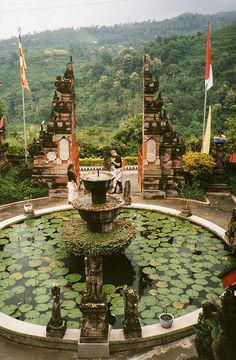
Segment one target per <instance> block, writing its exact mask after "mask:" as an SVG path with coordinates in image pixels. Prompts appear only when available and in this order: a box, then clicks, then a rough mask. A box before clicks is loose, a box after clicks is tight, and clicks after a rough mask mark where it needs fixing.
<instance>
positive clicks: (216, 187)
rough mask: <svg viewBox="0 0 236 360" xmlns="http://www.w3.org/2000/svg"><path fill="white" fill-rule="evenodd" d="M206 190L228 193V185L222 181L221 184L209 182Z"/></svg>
mask: <svg viewBox="0 0 236 360" xmlns="http://www.w3.org/2000/svg"><path fill="white" fill-rule="evenodd" d="M207 192H222V193H224V192H225V193H230V186H229V185H227V184H225V183H222V184H219V183H218V184H209V186H208V188H207Z"/></svg>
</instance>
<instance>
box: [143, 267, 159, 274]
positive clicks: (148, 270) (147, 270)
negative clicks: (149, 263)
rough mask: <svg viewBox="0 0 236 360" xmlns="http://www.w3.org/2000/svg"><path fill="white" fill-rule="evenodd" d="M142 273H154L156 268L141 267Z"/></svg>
mask: <svg viewBox="0 0 236 360" xmlns="http://www.w3.org/2000/svg"><path fill="white" fill-rule="evenodd" d="M142 271H143V273H144V274H154V273H155V272H156V270H155V269H154V268H152V267H145V268H143V269H142Z"/></svg>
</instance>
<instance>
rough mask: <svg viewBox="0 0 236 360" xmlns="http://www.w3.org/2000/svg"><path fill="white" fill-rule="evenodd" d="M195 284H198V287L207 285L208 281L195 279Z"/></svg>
mask: <svg viewBox="0 0 236 360" xmlns="http://www.w3.org/2000/svg"><path fill="white" fill-rule="evenodd" d="M195 283H196V284H198V285H207V284H208V281H207V280H205V279H196V280H195Z"/></svg>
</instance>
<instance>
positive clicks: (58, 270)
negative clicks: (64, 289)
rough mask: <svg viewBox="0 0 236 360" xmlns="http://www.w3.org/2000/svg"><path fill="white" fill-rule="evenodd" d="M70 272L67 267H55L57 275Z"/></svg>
mask: <svg viewBox="0 0 236 360" xmlns="http://www.w3.org/2000/svg"><path fill="white" fill-rule="evenodd" d="M68 272H69V269H68V268H66V267H62V268H55V269H53V273H54V274H55V275H66V274H67V273H68Z"/></svg>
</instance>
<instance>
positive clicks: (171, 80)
mask: <svg viewBox="0 0 236 360" xmlns="http://www.w3.org/2000/svg"><path fill="white" fill-rule="evenodd" d="M231 15H232V16H231V17H230V16H229V14H228V15H227V16H226V15H224V16H223V15H221V19H222V18H224V19H227V21H228V22H229V19H231V20H232V21H233V18H234V16H235V14H234V13H233V12H232V13H231ZM218 16H219V15H218ZM195 18H199V19H201V21H202V24H203V23H204V26H203V25H202V28H204V29H206V26H207V17H204V16H203V15H192V14H186V15H182V16H180V17H178V18H176V19H178V21H177V20H176V19H172V20H166V21H164V22H160V23H157V22H154V25H155V26H160V24H161V23H162V25H163V24H166V23H168V24H169V25H170V24H171V21H173V22H172V30H170V26H169V30H168V31H173V32H174V31H177V30H176V28H177V24H179V25H178V28H179V31H178V32H181V31H183V29H186V31H188V32H190V25H189V24H190V23H189V22H187V20H186V19H188V21H191V19H192V27H191V29H192V30H191V32H193V34H191V35H188V36H183V35H173V36H171V37H168V38H167V37H161V36H158V37H155V36H154V33H157V30H152V31H151V30H150V34H149V36H150V37H149V39H148V40H150V39H153V40H152V42H146V43H145V44H141V42H142V41H143V42H144V41H145V37H143V38H142V37H141V35H140V34H141V33H142V34H143V33H145V34H146V35H145V36H147V32H148V29H152V26H154V25H153V23H152V22H150V23H141V24H133V25H132V24H129V25H127V26H115V27H110V28H105V27H101V28H87V29H81V30H78V31H80V32H83V34H84V35H83V36H81V37H80V38H79V39H78V40H77V42H76V41H73V39H75V37H73V36H72V34H74V36H76V35H75V34H77V37H78V32H76V31H75V30H73V29H62V30H58V31H47V32H44V33H40V34H36V35H32V36H27V37H23V39H22V41H23V48H24V50H25V55H26V60H27V64H28V69H27V79H28V82H29V84H30V87H31V93H30V94H26V96H25V101H26V120H27V123H28V124H39V123H40V122H42V121H43V120H44V121H45V122H47V119H48V116H49V113H50V110H51V100H52V96H53V91H54V80H55V77H56V75H60V74H62V73H63V71H64V69H65V64H66V62H68V60H69V56H70V55H71V54H73V60H74V72H75V76H76V79H77V82H76V94H77V122H78V128H79V129H80V128H85V127H91V126H102V127H106V128H107V131H108V132H109V129H117V128H118V127H120V130H119V131H120V132H122V129H123V128H124V129H127V126H128V125H127V124H129V125H130V124H131V125H130V126H131V127H132V126H133V128H134V129H136V128H137V126H139V124H140V120H141V117H142V57H143V54H144V53H147V54H149V56H150V58H151V64H152V67H153V71H154V74H156V75H158V76H159V80H160V89H161V91H162V95H163V97H164V101H165V106H166V110H167V112H168V114H169V118H170V119H171V120H172V124H173V125H174V126H175V127H176V129H177V130H178V131H179V132H181V133H182V135H183V136H184V137H189V136H190V135H191V136H192V135H197V136H199V135H201V132H202V128H201V126H202V118H203V101H204V66H205V64H204V63H205V46H206V31H205V32H203V33H201V32H200V31H199V30H200V27H199V26H194V24H195V23H194V19H195ZM213 18H214V17H213ZM215 19H217V15H215ZM201 21H200V22H201ZM215 21H216V20H215ZM217 21H218V22H216V24H218V26H220V25H219V24H220V21H219V20H217ZM235 21H236V20H235ZM144 24H146V25H145V26H144ZM158 24H159V25H158ZM173 24H175V25H173ZM213 24H214V22H213V20H212V30H213V32H212V52H213V55H212V56H213V74H214V86H213V88H211V89H210V90H209V91H208V99H209V103H210V104H211V105H212V106H213V129H214V131H217V130H221V129H223V128H224V121H225V119H226V118H227V117H232V116H233V114H234V112H235V103H236V101H235V100H236V90H235V83H236V76H235V74H236V71H235V70H236V69H235V66H236V65H235V64H236V46H235V38H236V24H233V25H230V26H227V27H224V28H221V29H219V30H217V31H215V28H216V27H217V26H215V28H214V26H213ZM149 25H150V27H149ZM142 26H143V27H144V28H145V29H146V30H145V32H144V30H143V31H141V28H142ZM132 27H133V29H135V28H139V32H138V31H136V35H135V37H134V36H133V35H132V34H134V31H132ZM174 29H175V30H174ZM181 29H182V30H181ZM187 29H188V30H187ZM195 29H196V30H195ZM118 30H119V31H118ZM194 30H195V31H194ZM162 31H163V33H164V30H162ZM168 31H166V33H165V34H167V33H168ZM109 32H110V33H109ZM94 33H95V34H96V37H94V36H95V35H94V36H92V35H93V34H94ZM80 34H81V33H80ZM91 34H92V35H91ZM137 34H138V35H137ZM98 35H99V36H100V40H99V41H98V39H99V37H98ZM118 35H119V36H118ZM139 35H140V36H139ZM160 35H163V34H161V33H160ZM116 36H117V40H115V38H116ZM138 37H140V38H139V41H140V43H139V44H138V41H137V38H138ZM147 37H148V36H147ZM95 38H96V41H98V43H94V42H93V41H95V40H94V39H95ZM121 38H123V39H129V41H130V43H129V45H130V44H131V43H132V38H133V39H134V42H133V46H132V47H130V46H121V45H120V44H119V43H120V39H121ZM82 39H83V41H82ZM109 39H110V40H109ZM91 41H92V42H91ZM109 41H110V42H112V44H113V45H112V46H110V44H109ZM101 43H103V44H104V45H103V46H101ZM118 44H119V45H118ZM17 46H18V45H17V41H16V39H10V40H6V41H1V42H0V81H1V82H2V83H3V84H4V86H3V87H2V88H0V100H2V101H4V102H5V105H6V108H7V113H8V130H9V131H17V130H18V129H21V128H22V105H21V86H20V79H19V59H18V52H17ZM13 49H14V51H13ZM131 135H132V131H131V132H130V133H129V136H131Z"/></svg>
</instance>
